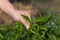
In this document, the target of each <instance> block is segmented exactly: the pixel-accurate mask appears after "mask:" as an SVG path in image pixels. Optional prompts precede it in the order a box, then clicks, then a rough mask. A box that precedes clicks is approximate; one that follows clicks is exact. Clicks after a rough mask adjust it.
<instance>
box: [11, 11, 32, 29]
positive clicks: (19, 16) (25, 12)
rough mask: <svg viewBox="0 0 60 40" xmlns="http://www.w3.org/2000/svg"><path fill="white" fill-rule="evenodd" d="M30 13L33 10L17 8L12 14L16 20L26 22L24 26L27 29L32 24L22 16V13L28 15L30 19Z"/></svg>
mask: <svg viewBox="0 0 60 40" xmlns="http://www.w3.org/2000/svg"><path fill="white" fill-rule="evenodd" d="M29 13H31V12H30V11H22V10H17V11H16V12H15V13H13V14H12V15H11V16H12V17H13V18H14V20H16V21H19V22H22V23H23V24H24V26H25V27H26V29H29V26H30V24H28V23H27V21H26V20H25V19H24V18H23V17H22V16H21V14H22V15H25V16H28V17H29V19H30V14H29ZM30 20H31V19H30Z"/></svg>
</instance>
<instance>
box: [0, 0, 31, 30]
mask: <svg viewBox="0 0 60 40" xmlns="http://www.w3.org/2000/svg"><path fill="white" fill-rule="evenodd" d="M0 8H1V9H2V10H3V11H5V12H6V13H7V14H8V15H10V16H11V17H12V18H13V19H14V20H16V21H19V22H22V23H23V24H24V26H25V27H26V29H29V26H30V25H29V24H28V23H27V22H26V20H25V19H24V18H23V17H22V16H21V14H23V15H25V16H28V17H29V18H30V14H29V13H31V11H30V10H17V9H15V8H14V7H13V5H12V4H11V3H10V2H9V0H0Z"/></svg>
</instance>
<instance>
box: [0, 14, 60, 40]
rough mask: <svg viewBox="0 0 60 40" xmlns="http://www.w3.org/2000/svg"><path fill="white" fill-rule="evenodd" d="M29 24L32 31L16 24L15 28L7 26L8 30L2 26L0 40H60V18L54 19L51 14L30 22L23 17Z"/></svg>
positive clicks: (20, 24)
mask: <svg viewBox="0 0 60 40" xmlns="http://www.w3.org/2000/svg"><path fill="white" fill-rule="evenodd" d="M22 16H23V17H24V18H25V19H26V20H27V22H28V23H30V29H29V30H27V29H25V27H24V25H23V24H22V23H19V22H15V23H14V25H13V26H10V25H8V24H5V26H6V27H7V28H3V26H2V25H0V40H60V18H59V17H55V18H53V17H52V15H51V14H47V15H45V16H41V17H37V18H35V19H32V20H29V19H28V18H27V17H26V16H24V15H22Z"/></svg>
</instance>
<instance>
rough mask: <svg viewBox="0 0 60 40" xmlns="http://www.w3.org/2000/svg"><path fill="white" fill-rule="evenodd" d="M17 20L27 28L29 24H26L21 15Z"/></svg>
mask: <svg viewBox="0 0 60 40" xmlns="http://www.w3.org/2000/svg"><path fill="white" fill-rule="evenodd" d="M19 21H20V22H22V23H23V24H24V26H25V27H26V29H29V26H30V24H28V23H27V22H26V20H25V19H24V18H23V17H22V16H20V20H19Z"/></svg>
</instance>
